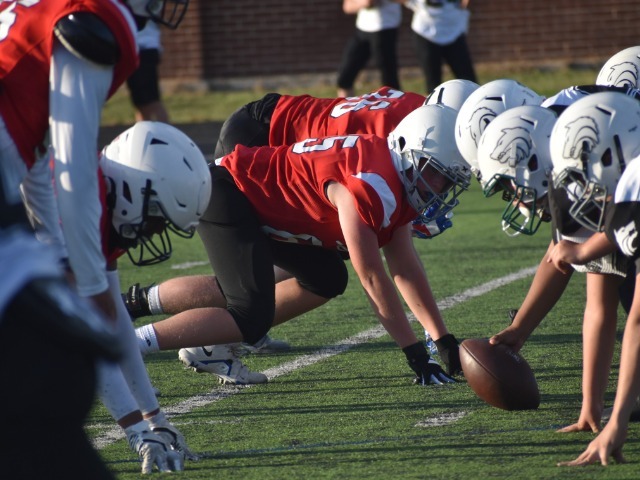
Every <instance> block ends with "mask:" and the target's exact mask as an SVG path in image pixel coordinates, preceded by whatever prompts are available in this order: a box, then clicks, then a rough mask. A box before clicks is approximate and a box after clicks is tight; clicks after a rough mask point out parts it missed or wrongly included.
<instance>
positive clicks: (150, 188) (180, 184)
mask: <svg viewBox="0 0 640 480" xmlns="http://www.w3.org/2000/svg"><path fill="white" fill-rule="evenodd" d="M100 168H101V170H102V173H103V175H104V176H105V179H106V183H107V189H108V194H107V204H108V207H109V209H110V210H111V222H112V225H113V228H114V229H115V232H116V233H117V239H118V240H119V245H120V246H121V247H122V248H126V249H127V253H128V255H129V258H130V259H131V261H132V262H133V263H134V264H135V265H151V264H155V263H159V262H161V261H164V260H166V259H168V258H169V257H170V256H171V252H172V245H171V238H170V237H169V232H173V233H174V234H176V235H178V236H181V237H186V238H189V237H192V236H193V234H194V233H195V228H196V226H197V224H198V222H199V219H200V216H201V215H202V213H203V212H204V209H205V208H206V207H207V205H208V203H209V197H210V195H211V176H210V174H209V169H208V166H207V162H206V160H205V158H204V156H203V155H202V152H201V151H200V149H199V148H198V147H197V146H196V145H195V144H194V143H193V141H192V140H191V139H190V138H189V137H187V136H186V135H185V134H184V133H182V132H181V131H180V130H178V129H177V128H175V127H172V126H170V125H167V124H164V123H160V122H147V121H145V122H138V123H136V124H135V125H134V126H133V127H131V128H130V129H128V130H126V131H125V132H123V133H121V134H120V135H119V136H118V137H117V138H116V139H115V140H114V141H113V142H111V143H110V144H109V145H107V146H106V147H105V148H104V149H103V150H102V153H101V155H100Z"/></svg>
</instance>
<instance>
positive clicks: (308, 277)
mask: <svg viewBox="0 0 640 480" xmlns="http://www.w3.org/2000/svg"><path fill="white" fill-rule="evenodd" d="M211 180H212V185H211V187H212V188H211V200H210V202H209V207H208V208H207V210H206V211H205V213H204V215H203V216H202V218H201V219H200V224H199V225H198V234H199V236H200V238H201V240H202V242H203V243H204V247H205V250H206V252H207V255H208V256H209V261H210V263H211V267H212V268H213V271H214V273H215V274H216V277H217V280H218V283H219V285H220V288H221V290H222V292H223V294H224V296H225V298H226V299H227V310H228V311H229V313H230V314H231V315H232V316H233V318H234V320H235V321H236V323H237V325H238V328H239V329H240V331H241V332H242V334H243V336H244V341H245V342H248V343H250V344H253V343H255V342H257V341H258V340H260V339H261V338H262V337H263V336H264V335H265V334H266V333H267V332H268V331H269V328H271V325H272V323H273V317H274V314H275V279H274V272H273V266H274V265H277V266H278V267H281V268H282V269H284V270H286V271H287V272H289V273H291V274H292V275H293V276H294V277H295V278H296V279H297V281H298V283H299V284H300V285H301V286H302V287H303V288H305V289H306V290H308V291H310V292H312V293H314V294H316V295H319V296H321V297H324V298H333V297H336V296H338V295H341V294H342V293H344V290H345V289H346V286H347V281H348V273H347V268H346V266H345V263H344V260H343V259H342V258H341V257H340V255H339V254H338V253H337V252H335V251H333V250H327V249H324V248H320V247H314V246H309V245H300V244H295V243H287V242H279V241H275V240H271V239H270V238H269V237H268V236H267V235H266V234H265V233H264V232H263V230H262V225H261V224H260V221H259V220H258V217H257V215H256V212H255V210H254V208H253V206H252V205H251V203H250V202H249V200H248V199H247V198H246V197H245V196H244V194H243V193H242V192H241V191H240V190H239V189H238V187H237V186H236V184H235V182H234V180H233V177H232V176H231V174H230V173H229V172H228V171H227V169H225V168H223V167H217V166H215V165H214V166H212V167H211Z"/></svg>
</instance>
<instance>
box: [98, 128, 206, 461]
mask: <svg viewBox="0 0 640 480" xmlns="http://www.w3.org/2000/svg"><path fill="white" fill-rule="evenodd" d="M99 165H100V175H99V179H98V180H99V185H100V192H101V193H102V196H101V199H102V212H103V214H102V220H101V232H102V248H103V252H104V255H105V258H106V259H107V280H108V282H109V292H110V294H111V296H112V298H113V299H114V302H115V304H116V311H117V324H116V325H117V327H118V329H119V332H120V335H121V338H122V341H123V342H124V346H125V348H124V353H123V358H122V359H121V360H120V361H119V362H118V363H117V364H113V363H106V362H103V363H101V364H99V370H98V373H99V377H98V380H99V381H98V393H99V395H100V399H101V400H102V402H103V403H104V405H105V406H106V407H107V409H108V410H109V412H110V413H111V415H112V416H113V417H114V419H116V421H117V422H118V425H120V426H121V427H122V428H123V429H124V431H125V433H126V435H127V439H128V441H129V445H130V446H131V448H132V449H133V450H134V451H135V452H137V453H138V454H139V455H140V458H141V459H142V461H143V465H142V470H143V473H151V471H152V469H153V467H154V466H157V467H158V469H159V470H161V471H170V470H179V469H181V468H182V464H181V461H182V459H181V458H180V457H181V456H182V455H184V456H186V458H187V459H195V458H196V456H195V455H193V454H192V453H191V452H190V450H189V448H188V447H187V445H186V442H185V440H184V437H183V436H182V434H181V433H180V432H179V431H178V430H177V429H176V428H175V427H173V426H172V425H171V424H170V423H169V422H168V421H167V419H166V417H165V415H164V413H163V412H162V411H161V410H160V407H159V405H158V401H157V399H156V395H155V393H154V389H153V387H152V385H151V382H150V381H149V377H148V374H147V371H146V369H145V366H144V363H143V361H142V357H141V355H140V351H139V349H138V345H137V341H136V336H135V333H134V329H133V326H132V324H131V320H130V317H129V314H128V312H127V310H126V307H125V305H124V303H123V301H122V298H121V296H120V282H119V278H118V271H117V260H118V258H119V257H121V256H122V255H124V254H125V253H126V254H127V255H128V256H129V258H130V259H131V261H132V262H133V263H134V264H135V265H138V266H145V265H153V264H156V263H159V262H162V261H164V260H166V259H168V258H169V257H170V256H171V252H172V247H171V237H170V235H169V233H170V232H171V233H173V234H175V235H179V236H181V237H192V236H193V235H194V233H195V227H196V225H197V223H198V221H199V218H200V216H201V215H202V213H203V212H204V209H205V208H206V206H207V204H208V202H209V196H210V194H211V179H210V176H209V172H208V169H207V162H206V160H205V159H204V156H203V155H202V152H201V151H200V150H199V149H198V147H197V146H196V145H195V144H194V143H193V141H192V140H191V139H190V138H188V137H187V136H186V135H185V134H184V133H182V132H181V131H179V130H178V129H176V128H174V127H172V126H170V125H167V124H164V123H160V122H138V123H136V124H135V125H134V126H133V127H131V128H129V129H128V130H126V131H125V132H123V133H121V134H120V135H119V136H118V137H117V138H116V139H115V140H114V141H113V142H111V143H110V144H109V145H107V146H106V147H105V148H104V149H103V150H102V152H101V154H100V158H99ZM172 462H173V463H172Z"/></svg>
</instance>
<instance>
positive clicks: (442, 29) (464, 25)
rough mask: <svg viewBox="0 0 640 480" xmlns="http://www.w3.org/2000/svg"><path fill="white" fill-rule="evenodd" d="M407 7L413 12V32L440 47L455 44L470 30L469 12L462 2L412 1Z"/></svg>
mask: <svg viewBox="0 0 640 480" xmlns="http://www.w3.org/2000/svg"><path fill="white" fill-rule="evenodd" d="M406 6H407V8H409V9H411V10H413V18H412V20H411V30H413V31H414V32H415V33H417V34H418V35H420V36H421V37H424V38H426V39H427V40H429V41H430V42H433V43H437V44H438V45H448V44H450V43H453V42H454V41H455V39H456V38H458V37H459V36H460V35H462V34H463V33H466V32H467V30H468V29H469V17H470V13H469V10H467V9H466V8H460V2H450V1H446V0H437V1H430V2H425V1H424V0H422V1H421V0H410V1H409V2H408V3H407V4H406Z"/></svg>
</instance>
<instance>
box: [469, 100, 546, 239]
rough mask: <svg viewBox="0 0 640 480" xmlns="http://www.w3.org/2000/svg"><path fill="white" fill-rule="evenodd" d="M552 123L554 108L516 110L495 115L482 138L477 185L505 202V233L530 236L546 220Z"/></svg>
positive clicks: (503, 215)
mask: <svg viewBox="0 0 640 480" xmlns="http://www.w3.org/2000/svg"><path fill="white" fill-rule="evenodd" d="M556 119H557V117H556V114H555V113H554V112H553V111H552V110H549V109H546V108H543V107H540V106H534V105H525V106H522V107H514V108H511V109H509V110H507V111H505V112H503V113H501V114H500V115H498V116H497V117H496V118H495V120H493V121H492V122H491V124H489V125H488V126H487V128H486V129H485V131H484V133H483V134H482V137H481V138H480V144H479V145H478V165H479V167H480V172H481V175H482V181H481V182H480V183H481V184H482V187H483V192H484V194H485V196H486V197H490V196H491V195H494V194H495V193H497V192H500V191H501V192H502V196H503V199H504V200H506V201H507V202H508V203H507V206H506V208H505V209H504V212H503V213H502V221H503V227H504V228H505V229H511V230H512V231H514V232H517V233H524V234H526V235H533V234H534V233H535V232H536V231H537V230H538V227H539V226H540V222H541V221H543V220H545V221H549V220H550V216H549V213H548V209H546V208H545V203H546V195H547V192H548V189H549V181H550V177H549V176H550V173H551V171H552V169H553V164H552V163H551V154H550V152H549V139H550V137H551V130H552V129H553V125H554V124H555V122H556Z"/></svg>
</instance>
